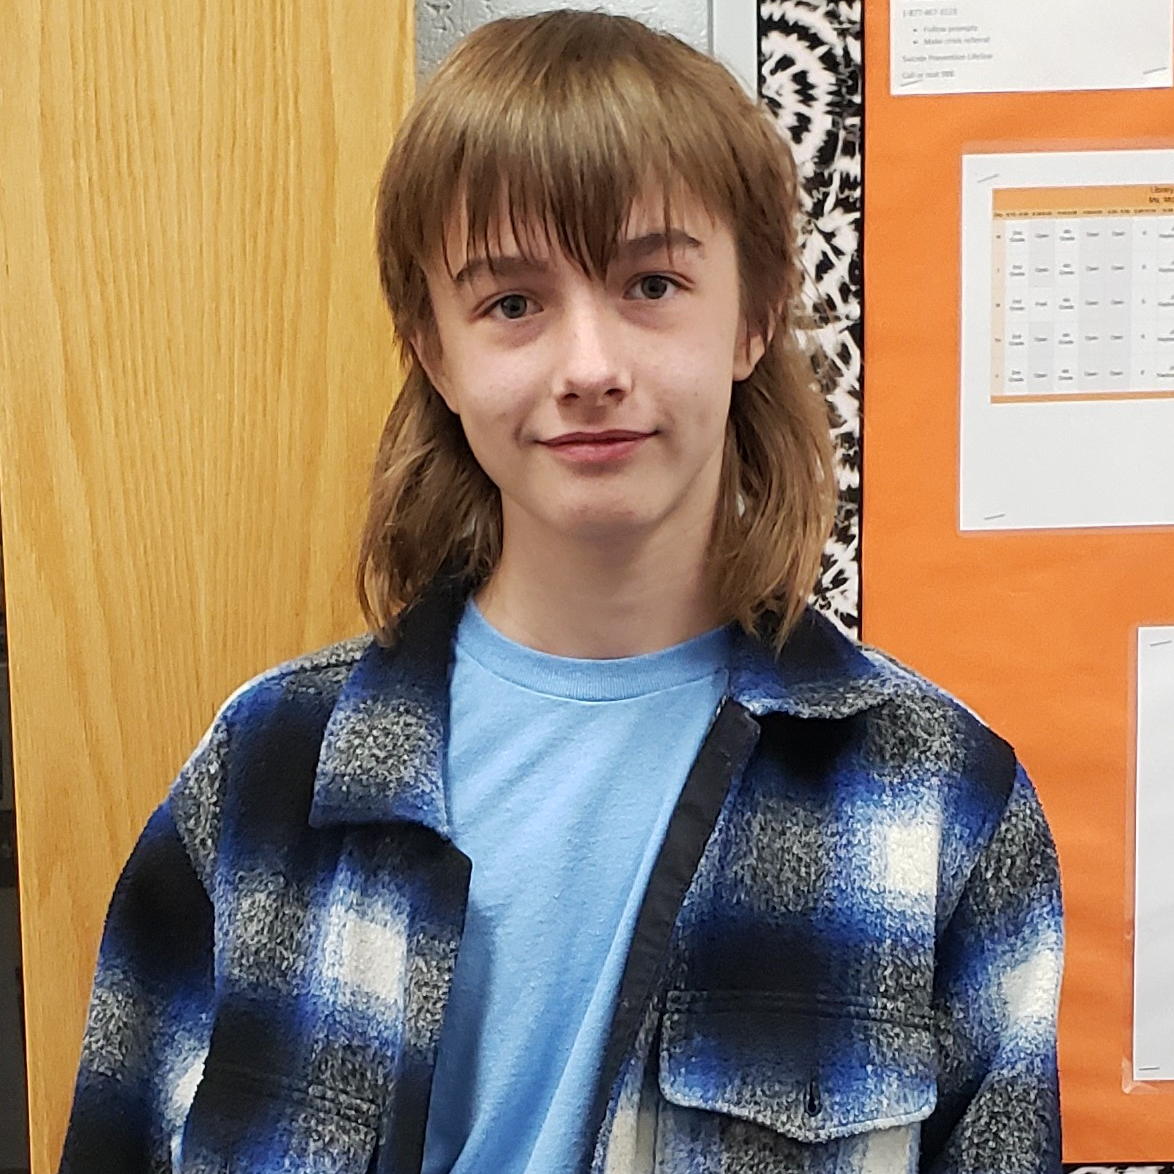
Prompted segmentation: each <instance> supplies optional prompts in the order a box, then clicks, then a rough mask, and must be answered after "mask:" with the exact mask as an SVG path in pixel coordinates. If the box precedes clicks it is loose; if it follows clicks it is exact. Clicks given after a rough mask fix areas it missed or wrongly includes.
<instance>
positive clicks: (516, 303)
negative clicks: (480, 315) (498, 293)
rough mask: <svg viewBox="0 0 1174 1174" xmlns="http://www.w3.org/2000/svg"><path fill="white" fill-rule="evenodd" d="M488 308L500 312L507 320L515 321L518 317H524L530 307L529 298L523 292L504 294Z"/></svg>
mask: <svg viewBox="0 0 1174 1174" xmlns="http://www.w3.org/2000/svg"><path fill="white" fill-rule="evenodd" d="M489 308H490V311H491V312H493V311H497V312H498V313H500V314H501V316H502V317H503V318H505V319H506V320H507V321H509V322H516V321H517V320H518V319H519V318H525V316H526V311H527V310H528V309H529V308H530V299H529V298H528V297H525V296H524V295H523V294H506V296H505V297H504V298H498V299H497V301H496V302H494V303H493V305H492V306H490V307H489Z"/></svg>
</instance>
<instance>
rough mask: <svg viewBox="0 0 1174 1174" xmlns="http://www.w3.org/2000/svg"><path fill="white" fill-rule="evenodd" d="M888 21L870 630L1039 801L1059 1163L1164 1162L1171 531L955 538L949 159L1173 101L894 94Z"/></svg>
mask: <svg viewBox="0 0 1174 1174" xmlns="http://www.w3.org/2000/svg"><path fill="white" fill-rule="evenodd" d="M1106 14H1107V15H1106V19H1109V20H1111V19H1113V17H1112V14H1111V12H1110V11H1109V10H1108V9H1106ZM888 20H889V5H888V3H887V2H886V0H866V2H865V38H864V44H865V58H866V59H865V112H866V117H865V155H864V158H865V177H864V194H865V214H864V222H865V233H864V290H865V293H864V310H865V318H864V330H865V337H864V372H865V412H864V488H863V499H864V511H863V533H862V547H861V549H862V571H863V588H862V590H863V635H864V638H865V639H866V640H867V641H869V642H870V643H874V644H878V645H880V646H881V647H884V648H886V649H888V650H889V651H891V652H892V653H894V654H895V655H896V656H898V657H900V658H901V659H902V660H904V661H906V662H907V663H909V664H911V665H912V666H913V667H915V668H917V669H918V670H919V671H921V672H923V673H925V674H926V675H927V676H929V677H931V678H933V679H934V680H936V681H937V682H938V683H939V684H941V685H942V686H944V687H945V688H947V689H949V690H950V691H951V692H953V693H955V694H956V695H957V696H959V697H960V698H962V699H963V700H964V701H965V702H966V703H967V704H969V705H971V706H972V707H974V708H975V709H976V710H977V711H978V712H979V713H981V714H982V715H983V717H984V718H985V719H986V721H987V722H988V723H989V724H990V725H992V726H993V727H994V728H995V729H996V730H998V731H999V732H1000V733H1001V734H1002V735H1003V736H1004V737H1006V738H1007V739H1008V740H1009V741H1011V742H1012V743H1013V744H1014V745H1015V747H1016V749H1017V750H1018V752H1019V755H1020V758H1021V759H1022V760H1023V762H1024V763H1025V765H1026V766H1027V768H1028V770H1029V771H1030V772H1031V774H1032V777H1033V778H1034V780H1035V782H1036V785H1037V787H1038V789H1039V791H1040V794H1041V797H1042V799H1043V803H1044V807H1045V808H1046V810H1047V814H1048V817H1049V819H1050V821H1051V825H1052V829H1053V831H1054V833H1055V836H1056V840H1057V843H1058V846H1059V851H1060V858H1061V866H1062V869H1063V879H1064V892H1065V907H1066V910H1067V925H1068V948H1067V963H1066V973H1065V981H1064V990H1063V996H1062V1000H1061V1015H1060V1075H1061V1096H1062V1101H1063V1115H1064V1151H1065V1160H1066V1161H1069V1162H1124V1161H1148V1162H1153V1161H1174V1082H1167V1083H1164V1084H1160V1085H1159V1084H1150V1085H1143V1086H1133V1087H1132V1088H1130V1079H1129V1077H1130V1068H1129V1067H1128V1061H1129V1051H1130V1042H1129V1037H1130V1031H1131V1015H1132V974H1131V958H1132V942H1131V940H1130V933H1131V925H1132V912H1131V910H1132V882H1131V879H1130V875H1131V869H1132V862H1133V851H1132V836H1133V829H1132V822H1131V820H1132V816H1131V811H1132V774H1133V763H1132V755H1133V730H1134V691H1135V680H1134V665H1135V660H1134V648H1135V642H1136V636H1135V629H1136V627H1137V626H1138V625H1140V624H1155V625H1158V624H1174V528H1150V529H1101V530H1063V531H1047V530H1033V531H1019V532H1010V531H1003V532H982V533H977V532H969V533H962V532H961V531H960V530H959V526H958V490H959V485H958V480H959V473H958V469H959V342H960V323H959V292H960V282H961V275H960V247H961V242H960V224H961V205H960V192H961V169H962V164H961V161H962V156H963V155H964V154H971V153H976V152H981V151H1018V150H1033V151H1034V150H1040V151H1056V150H1082V149H1101V150H1104V149H1113V148H1118V147H1119V148H1138V147H1171V146H1174V91H1172V90H1170V89H1163V90H1146V91H1110V92H1095V93H1087V92H1086V93H1023V94H983V95H958V96H953V95H952V96H942V97H919V96H904V97H893V96H892V95H891V94H890V91H889V28H888ZM1055 51H1059V50H1058V48H1057V47H1056V46H1054V45H1053V46H1041V52H1055ZM1123 136H1128V137H1127V138H1125V137H1123ZM1169 454H1170V457H1169V459H1171V460H1174V437H1171V444H1170V446H1169ZM1172 720H1174V716H1172ZM1172 851H1174V845H1172ZM1171 998H1174V991H1172V992H1171ZM1127 1089H1128V1091H1127Z"/></svg>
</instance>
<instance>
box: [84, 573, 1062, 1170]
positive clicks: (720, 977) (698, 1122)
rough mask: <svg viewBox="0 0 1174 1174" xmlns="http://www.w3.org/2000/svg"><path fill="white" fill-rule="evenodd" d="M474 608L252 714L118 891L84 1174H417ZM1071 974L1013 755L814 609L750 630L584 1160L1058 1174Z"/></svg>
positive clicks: (217, 740) (238, 715) (276, 673)
mask: <svg viewBox="0 0 1174 1174" xmlns="http://www.w3.org/2000/svg"><path fill="white" fill-rule="evenodd" d="M462 603H463V595H462V593H461V592H460V591H459V590H458V589H456V588H444V587H440V586H438V587H436V588H434V590H433V591H432V593H431V594H430V595H429V596H428V597H427V598H426V599H425V600H424V601H422V602H421V603H420V604H419V605H418V606H417V607H416V608H415V609H413V611H412V612H411V613H410V614H409V615H408V617H406V618H405V620H404V622H403V624H402V629H401V634H400V638H399V640H398V641H397V643H396V645H395V646H394V647H393V648H392V649H390V650H388V649H384V648H381V647H379V646H378V645H375V644H373V643H371V642H370V641H368V640H357V641H351V642H348V643H345V644H341V645H337V646H335V647H333V648H330V649H327V650H325V651H323V652H321V653H318V654H315V655H312V656H308V657H305V658H302V659H300V660H297V661H294V662H292V663H289V664H286V665H283V666H281V667H279V668H277V669H275V670H273V671H271V672H269V673H266V674H264V675H263V676H261V677H259V678H258V679H257V680H255V681H253V682H251V683H250V684H249V685H247V686H246V687H245V688H243V689H242V690H240V691H239V692H238V693H236V694H235V695H234V696H233V697H232V698H231V699H230V700H229V702H228V703H226V705H225V706H224V707H223V709H222V710H221V712H220V713H219V715H218V716H217V718H216V720H215V722H214V723H213V725H212V727H211V729H210V730H209V731H208V733H207V734H206V735H205V737H204V739H203V741H202V742H201V744H200V746H199V747H198V748H197V750H196V751H195V753H194V754H193V756H192V758H191V759H190V760H189V761H188V763H187V765H186V766H185V767H184V768H183V770H182V771H181V773H180V775H179V777H178V779H177V780H176V782H175V784H174V785H173V787H172V788H171V790H170V792H169V794H168V797H167V799H166V801H165V802H164V803H163V804H162V805H161V806H160V807H159V809H158V810H157V811H156V812H155V814H154V815H153V817H152V818H151V820H150V822H149V823H148V825H147V828H146V830H145V831H144V833H143V835H142V837H141V839H140V841H139V843H138V845H137V846H136V848H135V850H134V852H133V854H132V856H131V858H130V861H129V862H128V864H127V866H126V869H125V871H124V872H123V875H122V877H121V878H120V880H119V882H118V884H117V887H116V889H115V893H114V896H113V899H112V902H111V906H110V911H109V914H108V918H107V922H106V928H105V932H104V935H103V940H102V945H101V951H100V957H99V962H98V969H97V976H96V979H95V984H94V992H93V999H92V1002H91V1006H90V1012H89V1018H88V1022H87V1027H86V1032H85V1039H84V1044H83V1051H82V1060H81V1068H80V1072H79V1075H78V1080H77V1087H76V1093H75V1100H74V1106H73V1112H72V1117H71V1120H70V1125H69V1131H68V1136H67V1139H66V1145H65V1152H64V1156H63V1159H62V1164H61V1171H62V1172H63V1174H111V1172H113V1171H118V1172H119V1174H147V1172H158V1171H182V1172H183V1174H229V1172H231V1174H261V1172H264V1174H276V1172H279V1171H281V1172H289V1174H293V1172H295V1171H296V1172H297V1174H367V1172H368V1171H371V1172H377V1174H414V1172H415V1171H418V1170H419V1168H420V1161H421V1155H422V1152H423V1133H424V1123H425V1120H426V1117H427V1106H428V1097H429V1090H430V1085H431V1075H432V1070H433V1065H434V1061H435V1055H436V1047H437V1039H438V1036H439V1031H440V1025H441V1022H442V1019H443V1016H444V1009H445V1001H446V997H447V992H448V989H449V980H450V977H451V973H452V966H453V961H454V958H455V956H456V952H457V948H458V945H459V943H460V938H461V930H462V925H463V920H464V907H465V898H466V894H467V886H468V877H469V869H470V861H468V860H467V859H466V858H465V857H464V856H463V855H462V854H461V853H460V852H459V851H458V850H457V849H456V848H455V847H454V846H453V845H452V844H451V843H450V842H449V840H448V838H447V834H446V833H447V830H448V825H447V814H446V810H445V802H444V788H443V782H442V769H443V760H444V747H445V738H446V722H447V708H448V674H449V666H450V659H451V644H452V637H453V632H454V629H455V624H456V621H457V618H458V616H459V613H460V608H461V605H462ZM502 737H509V731H508V730H503V731H502ZM524 883H525V878H524V877H519V884H524ZM1061 955H1062V929H1061V908H1060V896H1059V875H1058V867H1057V862H1056V857H1055V852H1054V848H1053V845H1052V841H1051V838H1050V835H1049V832H1048V828H1047V824H1046V822H1045V819H1044V816H1043V814H1042V812H1041V809H1040V806H1039V803H1038V801H1037V798H1036V795H1035V792H1034V791H1033V789H1032V786H1031V784H1030V782H1029V781H1028V779H1027V777H1026V775H1025V774H1024V772H1023V770H1022V768H1021V767H1020V766H1019V765H1018V764H1017V762H1016V759H1015V756H1014V754H1013V752H1012V751H1011V749H1010V748H1009V747H1008V746H1007V745H1006V744H1005V743H1004V742H1002V741H1001V740H999V739H998V738H997V737H996V736H995V735H993V734H992V733H991V732H990V731H989V730H987V729H986V728H985V727H984V726H983V725H982V724H981V723H980V722H979V721H978V720H977V719H976V718H975V717H974V716H973V715H972V714H971V713H970V712H968V711H967V710H966V709H965V708H964V707H962V706H961V705H959V704H958V703H957V702H956V701H954V700H952V699H951V698H949V697H948V696H946V695H944V694H943V693H942V692H940V691H939V690H937V689H935V688H934V687H933V686H931V685H929V684H928V683H927V682H925V681H924V680H922V679H921V678H919V677H918V676H916V675H915V674H913V673H911V672H909V671H908V670H906V669H904V668H902V667H901V666H899V665H898V664H896V663H895V662H893V661H892V660H890V659H889V658H887V657H885V656H883V655H881V654H879V653H876V652H873V651H871V650H868V649H864V648H861V647H859V646H857V645H855V644H853V643H852V642H851V641H849V640H847V639H846V638H844V637H843V636H841V635H840V634H839V633H838V632H836V631H835V630H834V629H833V628H832V627H831V625H830V624H828V623H827V621H825V620H823V619H822V618H821V617H819V616H817V615H816V614H815V613H814V612H809V613H808V614H807V615H806V616H805V617H804V619H803V621H802V623H801V624H800V626H799V627H798V629H797V630H796V631H795V633H794V634H793V635H792V637H791V638H790V639H789V641H788V643H787V645H786V647H785V649H784V651H783V653H782V655H781V656H780V657H777V658H776V657H774V656H773V655H772V654H770V653H769V651H768V650H767V649H766V648H765V647H764V645H763V644H761V643H759V642H757V641H755V640H753V639H751V638H749V637H744V636H737V637H736V638H735V655H734V660H733V663H732V665H731V675H730V692H729V696H728V697H727V699H726V700H725V702H724V703H723V705H722V707H721V708H720V709H719V711H718V713H717V715H716V717H715V719H714V722H713V724H712V727H711V729H710V732H709V735H708V736H707V738H706V740H705V742H704V744H703V746H702V748H701V751H700V753H699V755H698V758H697V760H696V763H695V765H694V767H693V769H692V771H691V773H690V774H689V777H688V779H687V780H686V782H685V786H684V790H683V792H682V796H681V800H680V803H679V804H678V807H677V809H676V812H675V814H674V816H673V819H672V821H671V823H670V826H669V830H668V833H667V835H666V838H665V842H664V844H663V846H662V848H661V850H660V854H659V857H658V860H657V863H656V866H655V868H654V871H653V875H652V879H651V881H650V883H649V888H648V891H647V893H646V895H645V898H644V901H643V904H642V907H641V911H640V914H639V917H638V921H637V926H636V930H635V935H634V938H633V942H632V946H631V949H630V951H629V955H628V959H627V964H626V968H625V971H624V975H623V979H622V983H621V987H620V991H619V995H618V998H617V1003H616V1009H615V1014H614V1022H613V1024H612V1028H611V1032H610V1034H609V1038H608V1040H607V1044H606V1050H605V1053H604V1056H603V1060H602V1063H601V1068H600V1073H599V1079H598V1087H597V1089H596V1097H595V1110H594V1112H593V1114H592V1117H591V1120H590V1121H588V1122H585V1123H584V1124H585V1128H586V1130H587V1134H586V1136H587V1137H588V1138H589V1139H591V1140H590V1143H589V1144H588V1145H587V1146H586V1148H585V1153H584V1159H583V1167H582V1171H583V1174H587V1171H588V1170H590V1171H591V1172H592V1174H603V1172H614V1174H653V1172H669V1171H671V1172H672V1174H717V1172H719V1171H721V1172H731V1174H732V1172H737V1174H758V1172H761V1174H767V1172H768V1171H769V1172H770V1174H783V1172H789V1171H795V1172H799V1171H802V1172H804V1174H832V1172H833V1171H835V1172H837V1174H850V1172H852V1174H865V1172H877V1174H898V1172H902V1171H915V1170H920V1171H925V1172H928V1174H1035V1172H1038V1171H1058V1170H1059V1169H1060V1165H1059V1162H1060V1155H1059V1144H1060V1139H1059V1132H1060V1131H1059V1105H1058V1091H1057V1078H1056V1062H1055V1020H1056V1007H1057V999H1058V991H1059V982H1060V971H1061ZM551 1174H564V1172H551ZM568 1174H573V1172H568Z"/></svg>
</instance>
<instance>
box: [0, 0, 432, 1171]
mask: <svg viewBox="0 0 1174 1174" xmlns="http://www.w3.org/2000/svg"><path fill="white" fill-rule="evenodd" d="M411 18H412V5H411V3H409V2H408V0H354V2H352V3H348V4H338V3H332V2H331V0H285V2H282V0H251V2H250V3H248V4H193V3H190V2H189V0H152V2H151V3H138V2H136V0H109V2H107V0H102V2H101V3H96V2H93V0H7V2H6V3H5V4H4V19H3V25H4V31H3V45H4V53H3V56H4V65H3V69H2V70H0V225H2V232H0V257H2V262H3V263H2V265H0V274H2V276H0V503H2V510H3V515H2V516H3V525H4V552H5V558H6V564H7V565H6V570H7V594H8V623H9V637H10V646H11V647H10V651H11V686H12V689H11V691H12V717H13V741H14V754H15V773H16V798H17V808H18V844H19V850H20V872H21V904H22V914H23V941H24V966H25V982H26V1004H27V1027H28V1048H29V1081H30V1089H29V1092H30V1114H31V1119H32V1125H33V1128H32V1157H33V1171H34V1174H48V1172H49V1171H50V1170H52V1169H53V1168H54V1167H55V1164H56V1161H57V1157H58V1153H59V1150H60V1144H61V1138H62V1134H63V1129H64V1123H65V1120H66V1115H67V1112H68V1106H69V1100H70V1095H71V1091H72V1082H73V1078H74V1072H75V1069H76V1064H77V1058H78V1045H79V1041H80V1037H81V1031H82V1024H83V1018H84V1012H85V1006H86V1001H87V996H88V991H89V985H90V981H91V977H92V971H93V964H94V958H95V952H96V948H97V943H98V939H99V934H100V930H101V924H102V917H103V913H104V910H105V906H106V902H107V899H108V897H109V894H110V889H111V886H112V884H113V881H114V879H115V876H116V875H117V872H118V870H119V868H120V867H121V865H122V862H123V861H124V859H125V858H126V856H127V853H128V852H129V850H130V848H131V845H132V843H133V841H134V839H135V837H136V835H137V834H138V831H139V829H140V828H141V826H142V824H143V822H144V820H145V818H146V816H147V815H148V813H149V811H150V810H151V808H152V807H153V806H154V805H155V804H156V803H158V801H159V800H160V799H161V797H162V796H163V794H164V792H165V790H166V787H167V784H168V782H169V781H170V779H171V777H172V776H173V775H174V773H175V771H176V770H177V769H178V767H179V766H180V765H181V763H182V761H183V759H184V758H185V757H186V755H187V753H188V751H189V750H190V749H191V747H192V746H193V745H194V743H195V742H196V740H197V739H198V737H199V735H200V733H201V731H202V729H203V728H204V726H205V725H206V724H207V722H208V721H209V719H210V718H211V716H212V714H213V713H214V711H215V709H216V707H217V705H218V704H219V702H220V701H221V700H223V699H224V697H225V696H226V695H227V694H228V693H229V692H230V691H231V690H232V689H233V688H234V687H235V686H236V685H237V684H238V683H240V682H241V681H242V680H244V679H246V678H248V677H249V676H251V675H252V674H254V673H256V672H257V671H259V670H260V669H262V668H264V667H266V666H268V665H270V664H272V663H274V662H276V661H278V660H280V659H283V658H285V657H287V656H290V655H293V654H295V653H297V652H299V651H301V650H304V649H306V648H309V647H313V646H316V645H321V644H323V643H326V642H328V641H330V640H332V639H335V638H338V637H340V636H343V635H345V634H348V633H353V632H356V631H359V630H361V620H360V617H359V614H358V610H357V607H356V606H355V605H354V602H353V593H352V590H351V578H352V567H353V562H354V547H355V539H356V534H357V530H358V526H359V522H360V519H361V515H362V499H363V495H364V490H365V482H366V477H367V473H368V468H369V465H370V461H371V458H372V456H373V454H374V450H375V443H376V439H377V436H378V432H379V427H380V424H381V422H382V419H383V417H384V416H385V414H386V410H387V407H388V405H389V402H390V399H391V397H392V396H393V395H394V391H395V385H396V377H395V376H396V371H395V363H394V358H393V354H392V350H391V342H390V329H389V320H388V318H387V315H386V313H385V311H384V310H383V307H382V305H381V303H380V300H379V295H378V285H377V279H376V271H375V264H374V259H373V247H372V230H371V222H372V209H373V203H374V192H375V188H376V181H377V176H378V171H379V167H380V164H381V161H382V158H383V155H384V153H385V152H386V149H387V146H388V144H389V142H390V139H391V136H392V133H393V131H394V127H395V125H396V122H397V120H398V118H399V117H400V115H401V113H402V111H403V110H404V108H405V105H406V103H407V102H408V101H409V100H410V95H411V90H412V82H413V77H414V64H413V62H414V54H413V49H412V46H413V39H414V33H413V27H412V19H411Z"/></svg>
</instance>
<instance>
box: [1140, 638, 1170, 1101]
mask: <svg viewBox="0 0 1174 1174" xmlns="http://www.w3.org/2000/svg"><path fill="white" fill-rule="evenodd" d="M1136 804H1137V807H1136V812H1137V860H1136V864H1135V873H1134V877H1135V882H1136V897H1135V911H1134V945H1133V950H1134V955H1133V959H1134V962H1133V1078H1134V1080H1174V627H1170V628H1139V629H1138V633H1137V798H1136Z"/></svg>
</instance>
